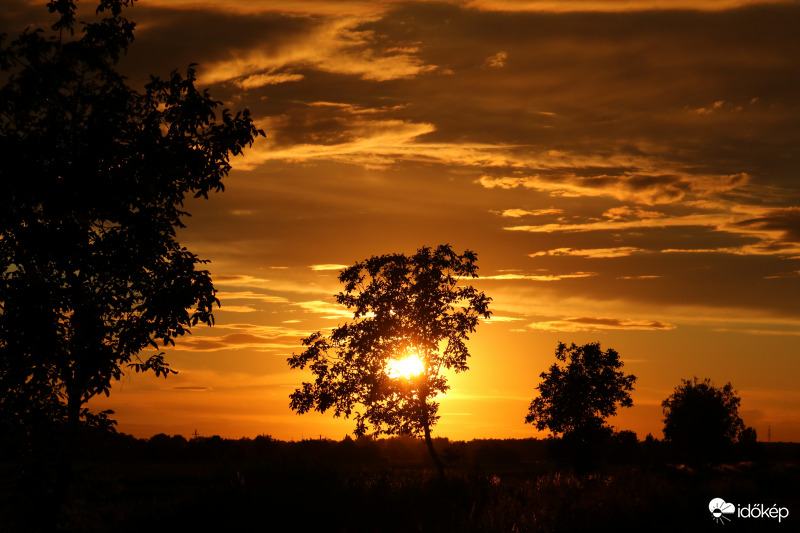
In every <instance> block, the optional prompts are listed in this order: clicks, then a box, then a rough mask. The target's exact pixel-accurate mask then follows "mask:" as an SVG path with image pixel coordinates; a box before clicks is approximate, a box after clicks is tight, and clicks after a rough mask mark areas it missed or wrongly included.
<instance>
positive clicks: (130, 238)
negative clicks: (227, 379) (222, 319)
mask: <svg viewBox="0 0 800 533" xmlns="http://www.w3.org/2000/svg"><path fill="white" fill-rule="evenodd" d="M133 1H134V0H100V2H99V5H98V7H97V11H96V15H97V18H96V19H95V21H94V22H81V23H79V29H80V31H79V32H78V36H76V35H74V33H75V29H76V26H77V25H76V22H75V10H76V7H75V4H74V2H72V1H54V2H50V3H48V4H47V7H48V9H49V10H50V12H51V13H55V14H56V16H57V17H58V20H57V21H56V22H55V24H53V26H52V30H53V31H52V32H51V33H50V34H49V35H46V33H45V32H44V31H43V30H35V31H28V30H26V31H25V32H23V33H22V34H21V35H20V36H19V37H18V38H17V39H15V40H13V41H11V42H10V43H7V46H3V47H2V49H1V50H0V67H2V71H3V79H4V80H5V83H4V85H3V86H2V88H0V152H2V153H3V154H5V156H6V157H5V158H4V161H3V165H2V167H0V183H2V189H3V193H2V195H0V416H2V422H5V423H6V424H10V425H12V426H14V425H19V424H23V425H24V424H27V423H30V422H31V421H35V420H53V419H56V420H64V419H68V420H70V421H71V422H77V421H78V420H79V419H81V418H85V417H86V415H87V414H89V413H88V411H87V410H86V409H82V407H81V406H82V405H84V404H85V403H86V402H87V401H88V400H89V399H90V398H91V397H92V396H94V395H96V394H98V393H105V394H106V395H108V393H109V389H110V387H111V381H112V380H113V379H119V378H120V377H121V376H122V374H123V372H124V371H125V369H126V365H127V366H130V367H132V368H133V369H134V370H136V371H139V370H153V371H154V372H155V373H156V375H164V376H166V375H167V374H168V373H171V372H174V370H172V369H170V368H169V365H168V364H167V363H166V362H165V361H164V359H163V353H161V352H158V349H159V345H163V346H166V345H170V344H174V339H175V338H176V337H179V336H181V335H183V334H184V333H185V332H187V331H188V330H189V329H190V328H191V326H194V325H196V324H198V323H204V324H212V323H213V315H212V306H213V305H214V304H215V303H216V304H218V303H219V302H218V300H217V299H216V297H215V289H214V287H213V285H212V281H211V278H210V276H209V273H208V272H207V271H206V270H204V269H202V268H201V266H202V265H203V264H204V263H206V261H204V260H202V259H200V258H198V257H197V256H196V255H195V254H194V253H192V252H190V251H189V250H187V249H186V248H184V247H182V246H181V245H180V243H179V242H178V240H177V237H176V228H180V227H183V218H184V217H185V216H188V213H187V212H186V211H185V210H184V200H185V199H186V197H187V195H191V196H194V197H205V198H207V197H208V194H209V192H211V191H221V190H223V183H222V181H221V180H222V179H223V178H224V177H225V176H226V175H227V174H228V171H229V170H230V168H231V167H230V164H229V158H230V156H231V155H237V154H239V153H241V151H242V150H243V148H244V147H245V146H247V145H250V144H252V142H253V140H254V139H255V137H256V136H257V135H259V134H260V135H263V132H262V131H259V130H256V128H255V127H254V125H253V123H252V120H251V118H250V116H249V114H248V112H247V111H246V110H245V111H244V112H240V113H237V114H236V115H231V113H230V112H229V111H228V110H227V109H225V110H223V111H222V112H221V114H219V115H218V114H217V112H216V111H215V110H216V108H217V107H218V106H219V105H220V104H221V102H217V101H214V100H213V99H211V97H210V96H209V94H208V93H207V91H204V92H200V91H198V89H196V88H195V85H194V83H195V70H194V66H193V65H191V66H190V67H189V69H188V70H187V74H186V76H182V75H180V74H179V73H178V72H177V71H174V72H172V74H171V75H170V76H169V78H167V79H163V80H162V79H160V78H156V77H151V79H150V82H149V83H148V84H147V85H145V86H144V90H143V91H142V90H137V89H134V88H132V87H131V86H129V85H128V84H127V83H126V79H125V77H124V76H122V75H121V74H120V73H119V72H117V71H116V70H115V66H116V62H117V60H118V59H119V57H120V55H121V54H123V53H126V51H127V49H128V45H129V44H130V43H131V41H132V40H133V29H134V23H133V22H130V21H128V20H127V19H125V18H124V17H123V16H122V10H123V8H125V7H128V6H130V5H132V4H133ZM147 348H151V349H153V350H154V351H156V353H155V354H154V355H152V356H149V357H146V358H145V359H144V360H142V359H139V354H140V352H141V351H143V350H145V349H147ZM132 361H133V362H132ZM88 419H89V420H95V421H96V422H98V423H100V424H104V423H106V422H107V419H104V417H102V416H101V417H100V418H99V419H98V417H97V416H91V415H90V416H89V417H88Z"/></svg>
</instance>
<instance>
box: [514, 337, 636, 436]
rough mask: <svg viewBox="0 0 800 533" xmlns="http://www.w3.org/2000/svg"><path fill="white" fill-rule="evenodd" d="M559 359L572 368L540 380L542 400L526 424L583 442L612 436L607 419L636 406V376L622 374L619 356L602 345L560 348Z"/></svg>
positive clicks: (534, 404) (557, 370) (546, 374)
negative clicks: (632, 392)
mask: <svg viewBox="0 0 800 533" xmlns="http://www.w3.org/2000/svg"><path fill="white" fill-rule="evenodd" d="M556 359H557V360H558V361H560V362H561V363H566V365H563V364H559V363H553V365H552V366H551V367H550V370H549V371H548V372H542V373H541V374H540V377H541V378H542V382H541V383H540V384H539V385H538V386H537V387H536V388H537V390H538V391H539V397H538V398H535V399H534V400H533V401H532V402H531V405H530V408H529V410H528V414H527V416H526V417H525V422H526V423H529V424H535V425H536V428H537V429H539V430H544V429H547V430H549V431H550V432H552V433H553V434H554V435H559V434H560V435H562V436H564V437H565V438H568V439H574V440H577V441H578V442H586V441H590V440H593V439H595V438H597V437H600V436H609V435H610V434H611V429H610V428H609V427H608V426H607V425H606V423H605V419H606V418H608V417H609V416H613V415H614V414H616V412H617V404H619V405H620V406H622V407H630V406H632V405H633V400H632V399H631V396H630V392H631V391H632V390H633V384H634V382H635V381H636V376H634V375H632V374H629V375H625V374H624V373H623V372H622V371H620V369H621V368H622V366H623V363H622V361H621V360H620V358H619V354H618V353H617V352H616V351H615V350H613V349H610V348H609V349H608V350H606V351H605V352H603V351H602V350H601V349H600V344H599V343H589V344H585V345H583V346H576V345H575V344H572V345H570V346H567V345H566V344H564V343H558V347H557V348H556Z"/></svg>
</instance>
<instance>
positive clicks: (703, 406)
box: [661, 377, 755, 461]
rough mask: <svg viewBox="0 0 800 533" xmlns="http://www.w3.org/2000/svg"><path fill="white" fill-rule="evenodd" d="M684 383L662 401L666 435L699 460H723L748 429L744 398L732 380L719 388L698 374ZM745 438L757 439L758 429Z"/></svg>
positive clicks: (682, 449)
mask: <svg viewBox="0 0 800 533" xmlns="http://www.w3.org/2000/svg"><path fill="white" fill-rule="evenodd" d="M681 382H682V383H681V385H679V386H678V387H676V388H675V391H674V392H673V393H672V394H671V395H670V396H669V397H667V398H666V399H665V400H664V401H663V402H662V403H661V406H662V408H663V410H664V438H665V439H666V440H668V441H670V442H672V443H673V444H674V445H676V446H677V447H678V448H679V449H680V450H681V451H683V452H685V453H688V454H691V456H692V457H693V458H695V459H698V460H703V461H708V460H715V459H721V458H722V457H723V456H724V454H725V453H726V451H727V450H728V449H729V448H730V446H731V445H732V444H733V443H734V442H736V441H737V440H738V439H739V437H740V435H741V434H742V432H743V430H744V429H745V428H744V423H743V422H742V419H741V418H739V404H740V403H741V399H740V398H739V396H738V395H737V394H736V391H735V390H734V389H733V385H731V384H730V383H726V384H725V386H723V387H722V388H718V387H714V386H713V385H712V383H711V380H709V379H708V378H706V379H704V380H703V381H699V380H698V379H697V378H696V377H695V378H694V379H692V380H686V379H683V380H681ZM751 429H752V428H751ZM745 437H746V438H747V437H749V438H752V439H755V430H752V431H751V432H750V431H748V433H746V434H745Z"/></svg>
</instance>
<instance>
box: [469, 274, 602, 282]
mask: <svg viewBox="0 0 800 533" xmlns="http://www.w3.org/2000/svg"><path fill="white" fill-rule="evenodd" d="M596 275H597V272H573V273H572V274H548V275H539V274H497V275H494V276H481V278H480V279H487V280H527V281H561V280H565V279H574V278H589V277H592V276H596Z"/></svg>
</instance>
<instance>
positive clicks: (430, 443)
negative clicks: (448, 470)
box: [425, 420, 444, 477]
mask: <svg viewBox="0 0 800 533" xmlns="http://www.w3.org/2000/svg"><path fill="white" fill-rule="evenodd" d="M425 444H427V445H428V452H430V454H431V459H433V464H435V465H436V468H437V469H438V470H439V475H440V476H441V477H444V463H442V460H441V459H439V455H438V454H437V453H436V448H434V447H433V440H432V439H431V428H430V427H429V426H428V421H427V420H426V421H425Z"/></svg>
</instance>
